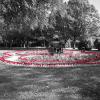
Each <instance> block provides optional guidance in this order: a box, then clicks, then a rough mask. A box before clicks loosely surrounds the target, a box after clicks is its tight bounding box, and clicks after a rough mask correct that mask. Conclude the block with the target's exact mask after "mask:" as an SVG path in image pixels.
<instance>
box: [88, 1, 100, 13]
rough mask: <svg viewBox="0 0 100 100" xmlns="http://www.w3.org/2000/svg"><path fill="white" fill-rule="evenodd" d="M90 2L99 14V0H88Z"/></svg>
mask: <svg viewBox="0 0 100 100" xmlns="http://www.w3.org/2000/svg"><path fill="white" fill-rule="evenodd" d="M89 2H90V3H91V4H93V5H94V6H95V7H96V9H97V10H98V12H99V14H100V0H89Z"/></svg>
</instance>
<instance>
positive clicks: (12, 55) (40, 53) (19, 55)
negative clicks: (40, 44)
mask: <svg viewBox="0 0 100 100" xmlns="http://www.w3.org/2000/svg"><path fill="white" fill-rule="evenodd" d="M0 60H1V61H2V62H4V63H5V64H10V65H23V66H31V67H67V66H73V65H79V64H100V53H99V52H92V51H91V52H90V51H84V52H83V51H77V50H66V49H64V50H63V53H61V54H54V55H50V53H49V52H48V50H30V51H29V50H17V51H16V50H6V51H0Z"/></svg>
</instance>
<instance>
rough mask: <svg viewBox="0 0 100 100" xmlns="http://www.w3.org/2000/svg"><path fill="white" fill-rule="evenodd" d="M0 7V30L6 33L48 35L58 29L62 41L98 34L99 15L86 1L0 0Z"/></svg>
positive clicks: (99, 27)
mask: <svg viewBox="0 0 100 100" xmlns="http://www.w3.org/2000/svg"><path fill="white" fill-rule="evenodd" d="M0 8H1V9H0V18H2V19H3V21H2V22H0V26H2V27H3V28H2V29H3V30H2V29H0V30H2V33H4V30H5V31H6V35H7V34H10V33H11V31H13V30H14V31H18V32H19V33H21V34H25V35H27V33H28V36H35V35H36V34H37V35H36V36H39V35H40V36H41V35H43V36H45V37H48V36H50V35H51V38H52V34H55V31H58V33H59V35H60V36H62V37H63V38H64V39H65V40H66V39H67V38H69V37H71V38H73V39H74V40H75V39H76V38H77V37H79V36H80V35H87V36H92V35H97V34H99V29H100V16H99V14H98V11H97V10H96V9H95V7H94V6H93V5H91V4H89V2H88V0H69V1H68V3H65V2H63V0H0ZM4 27H5V28H4ZM37 30H38V32H37ZM52 31H53V32H52ZM15 33H16V32H14V34H15ZM38 34H39V35H38Z"/></svg>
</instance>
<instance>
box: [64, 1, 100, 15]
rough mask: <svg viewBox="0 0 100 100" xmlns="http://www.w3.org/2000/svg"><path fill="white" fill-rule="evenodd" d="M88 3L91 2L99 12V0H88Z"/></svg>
mask: <svg viewBox="0 0 100 100" xmlns="http://www.w3.org/2000/svg"><path fill="white" fill-rule="evenodd" d="M63 1H66V2H67V1H69V0H63ZM89 2H90V4H93V5H94V6H95V8H96V9H97V10H98V12H99V14H100V0H89Z"/></svg>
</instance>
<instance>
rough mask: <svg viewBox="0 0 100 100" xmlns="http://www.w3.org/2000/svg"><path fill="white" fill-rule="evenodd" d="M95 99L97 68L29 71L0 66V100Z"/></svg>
mask: <svg viewBox="0 0 100 100" xmlns="http://www.w3.org/2000/svg"><path fill="white" fill-rule="evenodd" d="M99 99H100V67H99V65H98V66H95V65H91V66H85V67H82V66H79V67H77V66H76V67H75V68H32V67H25V66H8V65H4V64H0V100H99Z"/></svg>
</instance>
